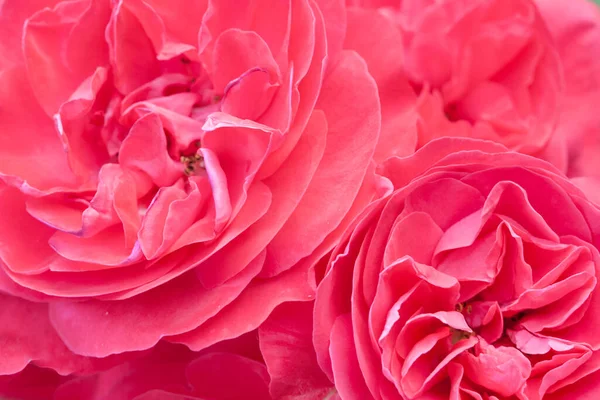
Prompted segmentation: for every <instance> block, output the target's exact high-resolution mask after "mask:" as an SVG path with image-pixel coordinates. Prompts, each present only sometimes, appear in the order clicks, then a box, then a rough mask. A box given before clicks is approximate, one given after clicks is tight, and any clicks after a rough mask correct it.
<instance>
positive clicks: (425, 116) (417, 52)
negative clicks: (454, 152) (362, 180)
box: [345, 0, 563, 161]
mask: <svg viewBox="0 0 600 400" xmlns="http://www.w3.org/2000/svg"><path fill="white" fill-rule="evenodd" d="M347 3H348V5H349V6H351V8H350V9H349V18H348V23H349V26H348V31H349V32H354V33H350V34H349V35H348V36H347V37H346V42H345V46H346V48H349V49H356V50H357V51H358V52H359V53H360V54H361V55H363V56H364V57H365V59H366V61H367V63H368V64H369V69H370V71H372V73H373V76H374V77H375V79H376V80H377V83H378V86H379V88H380V91H381V93H382V94H381V98H382V116H383V130H382V141H381V143H382V146H383V143H386V145H385V146H386V147H385V148H381V149H380V152H381V153H380V154H381V155H382V156H389V155H400V156H402V155H406V154H410V152H412V151H414V150H415V149H416V148H420V147H422V146H423V145H425V144H426V143H428V142H429V141H431V140H433V139H435V138H438V137H443V136H453V137H472V138H479V139H486V140H493V141H496V142H499V143H502V144H503V145H505V146H507V147H509V148H510V149H512V150H516V151H519V152H523V153H527V154H532V155H536V156H540V157H543V158H546V159H554V158H558V156H556V155H554V154H553V153H554V152H558V151H560V150H559V149H555V148H553V149H552V150H548V151H546V147H547V145H548V143H549V141H550V139H551V138H552V135H553V133H554V129H555V126H556V122H557V113H558V110H559V108H560V106H561V101H562V99H561V92H562V88H563V75H562V74H563V71H562V66H561V62H560V59H559V56H558V52H557V50H556V49H555V47H554V44H553V42H552V38H551V36H550V34H549V33H548V28H547V26H546V24H545V21H544V20H543V19H542V17H541V16H540V13H539V12H538V9H537V7H536V5H535V4H534V3H533V2H532V1H530V0H509V1H505V0H486V1H435V2H431V1H420V0H415V1H412V0H410V1H402V2H398V1H368V0H365V1H362V0H358V1H348V2H347ZM365 31H366V32H376V33H377V34H374V35H368V34H365V33H364V32H365ZM369 38H370V39H369ZM369 41H372V42H378V43H379V44H378V45H377V44H376V45H368V44H367V43H368V42H369ZM386 111H387V112H386ZM386 148H387V151H386ZM383 159H385V157H382V158H381V160H383ZM553 161H554V160H553Z"/></svg>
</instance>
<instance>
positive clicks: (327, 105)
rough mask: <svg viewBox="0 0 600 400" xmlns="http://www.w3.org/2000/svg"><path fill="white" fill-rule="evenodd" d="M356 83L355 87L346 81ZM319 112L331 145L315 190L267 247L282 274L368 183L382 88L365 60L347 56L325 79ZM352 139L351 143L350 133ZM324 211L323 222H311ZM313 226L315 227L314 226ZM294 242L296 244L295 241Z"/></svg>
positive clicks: (314, 181)
mask: <svg viewBox="0 0 600 400" xmlns="http://www.w3.org/2000/svg"><path fill="white" fill-rule="evenodd" d="M350 79H352V80H353V83H354V84H353V85H351V86H348V85H347V84H346V82H347V81H348V80H350ZM316 107H317V108H319V109H321V110H323V112H324V113H325V116H326V118H327V145H326V148H325V153H324V155H323V159H322V160H321V163H320V164H319V167H318V169H317V171H316V173H315V176H314V177H313V179H312V181H311V183H310V186H309V187H308V189H307V191H306V193H305V194H304V197H303V199H302V201H301V202H300V204H298V207H297V208H296V210H295V211H294V213H293V214H292V215H291V216H290V218H289V219H288V221H287V222H286V224H285V225H284V226H283V228H282V229H281V231H280V232H279V233H278V234H277V236H275V238H274V239H273V242H271V244H269V247H268V248H267V250H268V254H269V260H270V263H271V268H272V270H270V271H266V273H269V274H277V273H278V272H281V271H284V270H285V269H287V268H289V267H290V266H292V265H293V264H294V263H296V262H297V261H298V260H300V259H301V258H303V257H306V256H307V255H309V254H310V253H311V252H312V251H313V250H314V248H315V247H316V246H317V245H318V244H319V243H320V242H322V241H323V239H324V237H325V236H326V235H327V234H329V233H330V232H331V231H332V230H333V228H335V227H336V226H337V225H338V224H339V223H340V222H341V220H342V218H343V217H344V215H345V213H346V212H347V211H348V210H349V208H350V206H351V205H352V202H353V201H354V198H355V197H356V194H357V193H358V190H359V188H360V185H361V184H362V181H363V179H364V176H365V173H366V170H367V168H368V166H369V163H370V160H371V157H372V155H373V151H374V145H375V143H376V142H377V137H378V133H379V129H380V124H381V121H380V119H379V118H378V114H379V104H378V101H377V88H376V86H375V83H374V82H373V80H372V78H371V77H370V76H369V75H368V72H367V68H366V65H365V64H364V62H363V61H362V60H361V59H360V58H359V57H358V56H356V54H354V53H351V52H344V53H342V55H341V56H340V59H339V60H338V61H337V63H336V64H335V66H332V70H331V74H330V75H329V78H328V79H326V80H325V82H324V84H323V88H322V91H321V96H320V97H319V101H318V103H317V106H316ZM349 130H352V132H353V140H352V141H351V142H348V137H347V132H348V131H349ZM315 209H319V216H320V217H319V218H308V217H309V216H310V215H312V214H313V213H314V210H315ZM311 222H312V224H311ZM292 237H293V238H295V240H293V241H291V240H290V238H292Z"/></svg>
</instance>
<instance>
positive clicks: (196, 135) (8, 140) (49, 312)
mask: <svg viewBox="0 0 600 400" xmlns="http://www.w3.org/2000/svg"><path fill="white" fill-rule="evenodd" d="M343 7H344V6H343V4H342V2H336V1H312V0H298V1H293V2H292V1H277V2H270V1H262V0H259V1H239V0H212V1H208V2H207V1H191V0H176V1H173V0H169V1H162V0H145V1H141V0H120V1H116V0H115V1H109V0H74V1H62V2H59V1H52V0H47V1H42V0H38V1H20V0H5V1H2V2H0V38H1V39H0V44H1V49H2V50H3V53H2V54H1V55H0V62H1V64H0V68H1V70H0V132H1V133H0V160H1V161H0V216H1V217H0V305H1V307H0V343H1V346H0V374H13V373H16V372H18V371H21V370H22V369H23V368H24V367H25V366H26V365H27V364H28V363H30V362H31V363H33V364H35V365H37V366H39V367H44V368H51V369H54V370H56V371H57V372H58V373H59V374H61V375H67V374H70V373H73V372H76V373H80V372H86V373H89V372H94V371H96V370H98V369H105V368H108V367H110V366H111V365H114V363H115V362H117V361H118V360H119V357H116V359H115V357H108V358H107V359H103V357H107V356H109V355H114V354H119V353H125V355H126V354H127V352H131V351H137V350H144V349H149V348H152V347H153V346H154V345H155V344H156V343H157V342H159V340H161V339H164V340H167V341H171V342H176V343H183V344H186V345H187V346H189V347H190V348H191V349H194V350H200V349H203V348H206V347H207V346H210V345H212V344H213V343H215V342H218V341H221V340H224V339H228V338H233V337H237V336H239V335H240V334H243V333H244V332H248V331H250V330H252V329H254V328H255V327H256V326H258V324H260V323H261V322H262V321H263V320H264V319H265V318H266V317H267V315H268V313H269V312H270V311H271V310H272V309H273V308H274V307H275V306H276V305H277V304H279V303H281V302H283V301H286V300H308V299H310V298H311V297H312V296H313V292H314V287H313V285H312V284H311V282H312V278H311V275H310V274H311V271H310V268H311V267H312V266H313V264H314V263H316V262H317V261H318V260H319V259H320V258H321V257H323V256H324V255H325V254H327V252H329V251H330V250H331V248H332V247H333V246H334V245H335V243H336V240H337V238H338V237H339V235H340V234H341V232H343V230H344V229H345V226H347V225H348V224H349V221H350V220H351V219H352V218H353V217H354V216H355V215H356V214H357V213H358V212H360V211H361V209H362V208H363V207H364V206H365V205H366V204H367V203H368V202H369V201H370V200H371V199H372V198H373V197H374V196H375V195H376V194H377V193H376V191H377V190H378V189H377V187H378V183H377V182H378V181H377V180H376V178H375V175H374V173H373V172H374V171H373V170H374V167H373V165H372V161H371V158H372V154H373V151H374V147H375V145H376V143H377V138H378V134H379V125H380V110H379V101H378V98H377V88H376V85H375V82H374V81H373V79H372V78H371V77H370V76H369V74H368V71H367V67H366V65H365V63H364V62H363V61H362V59H361V58H360V57H359V56H357V55H356V54H355V53H354V52H351V51H345V50H344V51H342V50H341V48H342V41H343V39H342V38H343V35H344V30H345V14H344V8H343ZM21 37H22V40H20V38H21ZM315 210H318V212H315Z"/></svg>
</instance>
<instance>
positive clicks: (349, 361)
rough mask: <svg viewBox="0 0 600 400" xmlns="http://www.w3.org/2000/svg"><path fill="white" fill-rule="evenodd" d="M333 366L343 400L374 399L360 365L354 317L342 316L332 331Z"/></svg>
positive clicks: (331, 352)
mask: <svg viewBox="0 0 600 400" xmlns="http://www.w3.org/2000/svg"><path fill="white" fill-rule="evenodd" d="M330 340H331V347H330V350H329V351H330V354H331V364H332V367H333V379H334V382H335V387H336V389H337V391H338V393H339V395H340V397H342V398H343V399H350V400H362V399H365V400H366V399H372V398H373V395H372V394H371V392H369V389H368V388H367V385H366V383H365V380H364V377H363V376H362V372H361V369H360V365H359V363H358V359H357V356H356V350H355V344H354V343H355V342H354V338H353V332H352V317H351V316H350V315H349V314H345V315H340V316H339V317H338V318H337V319H336V320H335V323H334V324H333V327H332V330H331V338H330Z"/></svg>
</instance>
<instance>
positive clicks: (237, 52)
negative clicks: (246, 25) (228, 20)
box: [211, 29, 280, 93]
mask: <svg viewBox="0 0 600 400" xmlns="http://www.w3.org/2000/svg"><path fill="white" fill-rule="evenodd" d="M255 68H258V69H259V70H263V71H265V72H267V74H268V75H269V81H270V82H273V83H276V82H278V81H279V75H280V72H279V67H278V66H277V63H276V62H275V60H274V59H273V55H272V54H271V51H270V50H269V47H268V45H267V43H265V41H264V40H263V39H262V38H261V37H260V36H258V34H257V33H256V32H248V31H242V30H239V29H229V30H227V31H225V32H223V33H222V34H221V35H219V37H218V38H217V40H216V42H215V48H214V52H213V66H212V68H211V69H212V70H213V71H215V72H214V73H213V76H212V83H213V85H214V89H215V91H216V92H217V93H224V91H225V87H226V86H227V84H229V83H230V82H232V81H234V80H235V79H238V78H239V77H241V76H242V75H243V74H244V73H245V72H247V71H249V70H252V69H255Z"/></svg>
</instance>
